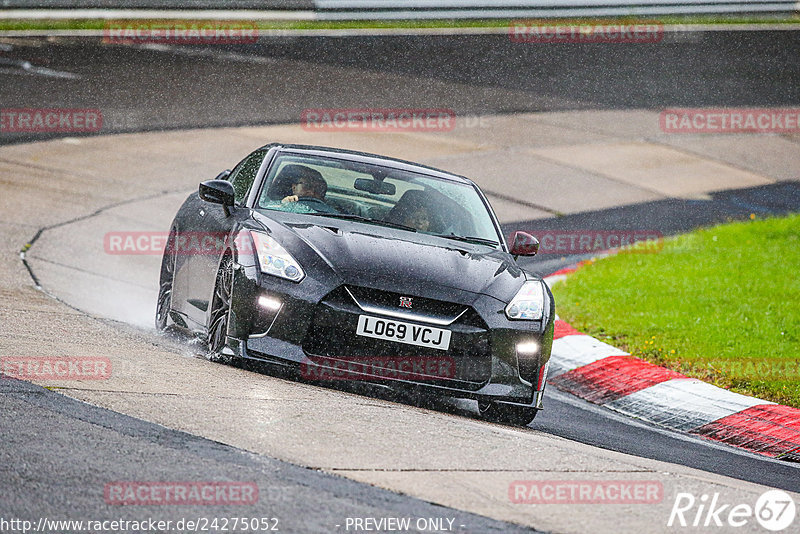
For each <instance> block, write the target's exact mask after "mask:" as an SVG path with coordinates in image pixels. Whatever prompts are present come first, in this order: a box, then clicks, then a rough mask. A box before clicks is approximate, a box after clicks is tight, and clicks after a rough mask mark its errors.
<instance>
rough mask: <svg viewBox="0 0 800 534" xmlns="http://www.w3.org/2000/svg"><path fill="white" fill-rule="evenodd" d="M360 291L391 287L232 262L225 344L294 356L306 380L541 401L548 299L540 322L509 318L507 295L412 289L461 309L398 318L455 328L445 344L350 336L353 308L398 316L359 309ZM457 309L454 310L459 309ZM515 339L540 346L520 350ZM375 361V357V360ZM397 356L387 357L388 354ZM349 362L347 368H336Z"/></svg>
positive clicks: (274, 357) (244, 353)
mask: <svg viewBox="0 0 800 534" xmlns="http://www.w3.org/2000/svg"><path fill="white" fill-rule="evenodd" d="M351 290H352V291H353V292H355V291H359V292H360V293H359V300H360V299H362V298H369V295H376V296H375V299H377V300H380V299H381V296H380V295H379V293H384V294H386V295H388V296H389V298H393V297H392V295H393V294H392V293H391V292H389V291H384V290H379V289H375V288H363V287H357V286H348V285H347V284H342V283H341V281H337V280H316V279H313V278H310V277H307V278H306V279H305V280H303V282H301V283H299V284H297V283H294V282H290V281H288V280H282V279H280V278H275V277H271V276H265V275H262V274H261V273H260V272H259V270H258V269H257V268H256V267H254V266H245V265H240V264H237V265H236V266H235V269H234V289H233V293H234V302H233V305H232V308H231V320H230V323H229V325H230V326H229V331H228V335H229V345H230V347H231V348H232V349H233V350H234V353H235V354H236V355H237V356H239V357H242V358H247V359H255V360H262V361H264V360H266V361H278V362H280V363H292V364H294V365H296V366H298V367H299V368H300V369H301V374H302V375H303V376H304V377H306V378H308V379H319V380H329V379H330V380H341V379H349V380H363V381H368V382H373V383H375V382H377V383H388V384H391V383H394V384H404V385H408V386H413V387H417V388H423V389H425V390H428V391H431V392H438V393H441V394H443V395H448V396H455V397H462V398H471V399H477V400H492V401H498V402H504V403H509V404H517V405H524V406H534V407H537V408H541V402H542V394H543V391H544V385H545V374H546V370H547V366H546V364H547V362H548V360H549V357H550V349H551V346H552V338H553V313H552V311H553V305H552V298H551V297H550V296H549V294H548V299H549V301H550V302H549V303H548V305H546V306H545V311H546V312H547V313H546V314H545V317H544V319H543V321H511V320H509V319H508V318H506V316H505V313H504V308H505V303H503V302H501V301H499V300H497V299H494V298H492V297H488V296H484V295H474V294H463V293H462V294H454V295H453V296H454V298H453V299H452V300H450V301H441V300H435V299H428V298H426V297H423V296H419V295H414V296H413V297H414V299H415V304H416V303H418V302H419V303H420V307H421V308H425V307H426V306H427V308H428V310H429V311H436V310H441V311H442V313H443V314H444V315H447V314H448V313H451V314H453V315H458V317H457V318H456V319H455V320H454V321H453V322H452V323H450V324H448V325H446V326H443V325H442V320H441V318H438V322H437V323H435V324H432V323H431V322H429V320H428V318H427V317H425V316H424V314H421V315H420V317H419V318H417V320H414V319H413V318H403V319H402V320H403V322H407V323H411V324H418V325H420V326H434V327H437V328H445V329H448V330H450V331H451V343H450V347H449V349H448V350H447V351H440V350H436V349H427V348H424V347H419V346H415V345H408V344H401V343H397V342H392V341H382V340H377V339H372V338H365V337H362V336H358V335H356V333H355V331H356V324H357V322H358V317H359V315H369V316H371V317H378V318H385V319H387V320H392V319H394V318H393V317H391V316H384V315H381V314H380V313H379V312H378V313H376V311H375V307H370V308H369V310H370V311H369V312H365V311H364V309H363V308H362V307H361V306H362V304H361V302H360V301H359V300H356V299H355V298H353V295H352V293H351ZM456 308H458V309H461V310H462V312H459V313H456V312H458V309H456ZM521 343H524V344H527V346H528V347H530V346H531V345H530V344H531V343H535V346H537V347H538V350H535V351H530V350H528V351H527V352H525V353H520V352H519V351H518V350H517V346H518V345H519V344H521ZM443 358H444V359H447V360H448V361H450V362H452V363H453V364H454V365H453V366H452V369H453V372H452V373H451V374H447V375H442V374H435V373H434V374H426V373H424V372H422V373H420V372H416V368H415V371H413V372H412V371H410V369H411V366H410V364H409V366H408V368H407V370H406V371H404V370H403V369H401V362H408V361H412V362H417V361H418V360H419V359H434V360H437V361H441V360H442V359H443ZM376 362H377V365H376ZM386 362H393V363H388V364H387V363H386ZM343 369H346V372H344V373H343V372H342V370H343Z"/></svg>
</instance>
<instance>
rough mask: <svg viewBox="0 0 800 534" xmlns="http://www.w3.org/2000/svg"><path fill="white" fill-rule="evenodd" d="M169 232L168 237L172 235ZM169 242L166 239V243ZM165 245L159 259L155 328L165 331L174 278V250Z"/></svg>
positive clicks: (167, 324)
mask: <svg viewBox="0 0 800 534" xmlns="http://www.w3.org/2000/svg"><path fill="white" fill-rule="evenodd" d="M174 235H175V234H174V233H171V235H170V237H172V236H174ZM169 242H171V240H170V241H168V243H169ZM170 248H171V247H169V246H168V247H167V249H166V250H165V251H164V257H163V258H162V259H161V277H160V279H159V284H158V300H157V301H156V320H155V323H156V329H157V330H158V331H159V332H166V331H167V329H168V327H169V322H168V319H169V314H170V311H171V310H172V284H173V281H174V280H175V252H174V251H172V250H170Z"/></svg>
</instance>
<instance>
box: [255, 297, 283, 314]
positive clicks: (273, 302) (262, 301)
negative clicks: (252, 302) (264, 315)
mask: <svg viewBox="0 0 800 534" xmlns="http://www.w3.org/2000/svg"><path fill="white" fill-rule="evenodd" d="M258 305H259V306H261V307H262V308H266V309H268V310H270V311H278V310H280V309H281V306H282V304H281V301H279V300H278V299H274V298H272V297H264V296H261V297H258Z"/></svg>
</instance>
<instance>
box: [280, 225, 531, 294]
mask: <svg viewBox="0 0 800 534" xmlns="http://www.w3.org/2000/svg"><path fill="white" fill-rule="evenodd" d="M338 222H339V221H337V223H338ZM282 226H283V227H284V228H286V229H287V230H289V231H291V232H292V233H293V234H295V235H296V236H297V237H299V238H300V239H301V240H302V241H303V242H305V243H306V244H307V245H308V246H309V247H310V248H311V249H313V251H314V253H315V254H316V255H317V256H319V257H320V258H321V259H322V260H323V261H324V262H325V263H326V264H327V265H328V266H329V267H330V269H332V270H333V271H334V272H335V273H336V275H338V277H340V278H341V280H342V282H344V283H346V284H352V285H359V286H364V287H372V288H375V289H383V290H389V291H394V292H402V293H409V294H414V295H419V296H428V297H431V298H438V299H443V300H464V301H471V300H474V298H475V296H477V295H478V294H482V295H488V296H491V297H494V298H497V299H499V300H502V301H505V302H507V301H509V300H510V299H511V298H513V296H514V295H515V294H516V292H517V290H518V289H519V287H520V286H521V285H522V283H523V281H524V280H525V274H524V273H523V272H522V271H521V270H520V269H519V267H518V266H517V265H516V263H515V262H514V261H513V259H512V257H511V256H510V255H509V254H507V253H505V252H502V251H498V250H488V249H487V247H483V246H473V245H471V244H466V243H463V244H462V243H458V242H455V241H449V240H444V239H441V238H436V237H433V236H427V235H424V234H408V232H405V231H402V230H393V229H387V228H383V227H375V228H374V229H373V228H371V227H370V226H367V225H364V224H353V223H350V222H345V223H344V224H325V225H317V224H306V223H304V224H296V223H293V224H292V223H289V224H287V223H284V224H283V225H282ZM405 235H413V237H414V239H415V241H408V240H406V239H403V237H404V236H405ZM298 260H300V261H301V263H302V260H301V259H300V258H298ZM459 291H460V292H468V293H470V294H473V295H472V296H471V297H470V296H468V295H463V296H462V297H461V298H459V297H457V293H458V292H459Z"/></svg>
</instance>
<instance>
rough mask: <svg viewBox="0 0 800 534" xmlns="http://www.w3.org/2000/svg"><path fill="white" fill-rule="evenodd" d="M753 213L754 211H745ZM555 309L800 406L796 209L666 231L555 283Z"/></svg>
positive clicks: (612, 337)
mask: <svg viewBox="0 0 800 534" xmlns="http://www.w3.org/2000/svg"><path fill="white" fill-rule="evenodd" d="M751 218H752V216H751ZM553 292H554V294H555V297H556V306H557V310H558V314H559V316H560V317H561V318H562V319H564V320H566V321H567V322H569V323H571V324H572V325H573V326H574V327H576V328H577V329H579V330H581V331H583V332H586V333H587V334H590V335H592V336H595V337H597V338H599V339H601V340H604V341H606V342H608V343H610V344H612V345H614V346H617V347H620V348H623V349H625V350H627V351H628V352H630V353H631V354H633V355H634V356H638V357H640V358H643V359H645V360H648V361H650V362H653V363H655V364H658V365H662V366H665V367H668V368H670V369H674V370H676V371H679V372H681V373H683V374H685V375H687V376H691V377H696V378H700V379H703V380H706V381H709V382H712V383H714V384H716V385H718V386H721V387H724V388H729V389H731V390H733V391H737V392H740V393H745V394H749V395H754V396H757V397H760V398H764V399H768V400H772V401H775V402H779V403H782V404H788V405H791V406H795V407H798V408H800V214H795V215H792V216H788V217H784V218H769V219H764V220H753V221H746V222H735V223H729V224H724V225H720V226H715V227H711V228H705V229H701V230H697V231H694V232H692V233H690V234H686V235H682V236H678V237H675V238H671V239H667V240H666V241H665V243H664V248H663V249H662V250H661V251H660V252H656V253H632V252H629V253H624V252H623V253H620V254H617V255H614V256H610V257H607V258H604V259H601V260H598V261H595V262H590V263H588V264H586V265H584V266H583V267H582V268H580V269H579V270H578V272H576V273H574V274H573V275H571V276H570V277H569V278H568V279H567V280H566V282H562V283H560V284H557V285H556V286H555V287H554V289H553Z"/></svg>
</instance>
